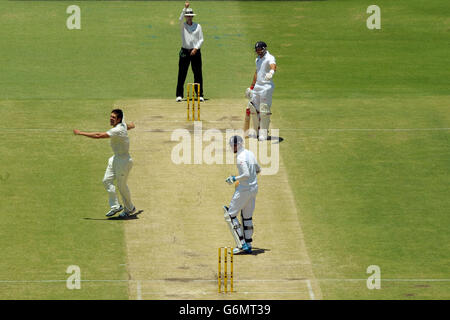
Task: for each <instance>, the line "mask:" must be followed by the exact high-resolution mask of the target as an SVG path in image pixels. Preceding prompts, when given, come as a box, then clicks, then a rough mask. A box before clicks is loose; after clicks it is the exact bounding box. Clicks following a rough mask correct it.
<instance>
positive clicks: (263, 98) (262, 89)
mask: <svg viewBox="0 0 450 320" xmlns="http://www.w3.org/2000/svg"><path fill="white" fill-rule="evenodd" d="M274 89H275V86H274V84H273V83H268V84H262V85H261V84H258V83H256V84H255V87H254V88H253V96H252V104H253V105H254V106H255V108H256V110H258V111H260V110H259V106H260V104H263V103H265V104H267V105H268V106H269V107H271V106H272V95H273V90H274Z"/></svg>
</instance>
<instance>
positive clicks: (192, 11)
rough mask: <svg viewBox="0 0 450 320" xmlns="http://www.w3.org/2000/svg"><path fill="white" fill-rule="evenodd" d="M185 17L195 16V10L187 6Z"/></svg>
mask: <svg viewBox="0 0 450 320" xmlns="http://www.w3.org/2000/svg"><path fill="white" fill-rule="evenodd" d="M184 16H185V17H193V16H195V13H194V10H192V9H191V8H187V9H186V12H185V13H184Z"/></svg>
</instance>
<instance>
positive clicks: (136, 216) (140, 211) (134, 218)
mask: <svg viewBox="0 0 450 320" xmlns="http://www.w3.org/2000/svg"><path fill="white" fill-rule="evenodd" d="M142 212H144V210H139V211H137V212H136V213H133V214H132V215H131V216H128V217H124V218H121V217H119V216H115V217H110V218H83V219H84V220H96V221H124V220H136V219H139V217H138V215H140V214H141V213H142Z"/></svg>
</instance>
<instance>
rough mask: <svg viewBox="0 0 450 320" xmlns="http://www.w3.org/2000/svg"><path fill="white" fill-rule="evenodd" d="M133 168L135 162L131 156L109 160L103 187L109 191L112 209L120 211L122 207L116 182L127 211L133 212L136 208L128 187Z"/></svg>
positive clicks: (118, 156) (117, 156)
mask: <svg viewBox="0 0 450 320" xmlns="http://www.w3.org/2000/svg"><path fill="white" fill-rule="evenodd" d="M132 167H133V160H132V159H131V157H130V155H129V154H127V155H114V156H112V157H111V158H109V160H108V166H107V167H106V172H105V176H104V177H103V185H104V186H105V189H106V191H108V196H109V206H110V207H111V208H112V209H118V208H119V207H120V204H119V200H118V199H117V193H116V187H115V186H114V180H116V182H117V187H118V188H119V192H120V195H121V197H122V201H123V206H124V209H125V211H131V210H132V209H133V208H134V205H133V203H132V202H131V194H130V190H129V189H128V185H127V180H128V174H129V173H130V171H131V168H132Z"/></svg>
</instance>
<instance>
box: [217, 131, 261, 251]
mask: <svg viewBox="0 0 450 320" xmlns="http://www.w3.org/2000/svg"><path fill="white" fill-rule="evenodd" d="M230 147H231V148H232V149H233V152H234V153H235V154H236V165H237V168H238V172H239V175H238V176H229V177H228V178H227V179H226V180H225V181H226V182H227V183H228V184H233V183H236V182H238V185H237V187H236V190H235V192H234V194H233V198H232V199H231V202H230V206H229V207H227V206H223V209H224V218H225V221H226V222H227V224H228V226H229V227H230V231H231V234H232V235H233V238H234V240H235V241H236V248H234V249H233V253H241V252H245V253H251V252H252V236H253V220H252V217H253V211H254V210H255V202H256V194H257V193H258V181H257V177H256V176H257V174H258V173H260V172H261V167H260V166H259V164H258V162H257V160H256V157H255V155H254V154H253V152H251V151H250V150H247V149H245V148H244V140H243V139H242V137H240V136H232V137H231V138H230ZM238 213H241V218H242V226H243V228H242V227H241V224H240V223H239V220H238V217H237V215H238Z"/></svg>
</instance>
